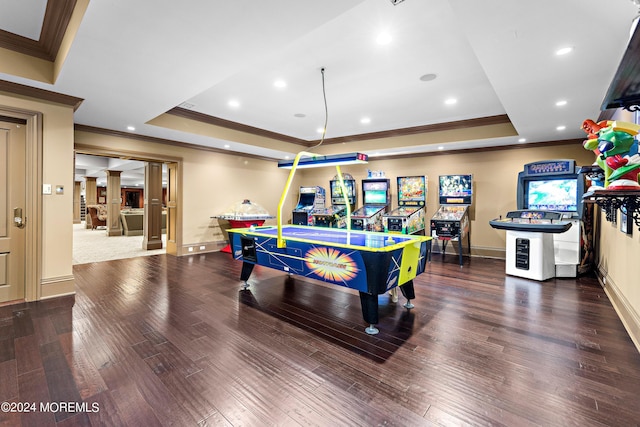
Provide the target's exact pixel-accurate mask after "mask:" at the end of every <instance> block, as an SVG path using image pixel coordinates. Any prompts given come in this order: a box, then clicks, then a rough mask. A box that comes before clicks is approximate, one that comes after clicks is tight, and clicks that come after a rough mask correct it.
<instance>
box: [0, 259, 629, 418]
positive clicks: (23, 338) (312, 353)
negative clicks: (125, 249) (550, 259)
mask: <svg viewBox="0 0 640 427" xmlns="http://www.w3.org/2000/svg"><path fill="white" fill-rule="evenodd" d="M457 261H458V258H457V256H455V255H446V256H445V258H444V259H443V258H442V255H434V257H433V260H432V262H431V263H430V264H429V265H428V267H427V272H426V273H425V274H423V275H421V276H420V277H419V278H417V279H416V280H415V286H416V299H415V300H414V304H415V308H414V309H412V310H411V311H408V310H406V309H404V308H403V307H402V303H403V299H402V297H400V302H398V303H393V302H391V301H390V299H389V297H388V296H387V295H384V296H380V298H379V301H380V313H381V321H380V324H379V325H378V327H379V329H380V334H379V335H376V336H369V335H367V334H366V333H365V332H364V328H365V326H366V325H365V323H364V321H363V320H362V317H361V311H360V301H359V298H358V295H357V293H355V292H353V291H350V290H347V289H343V288H339V287H336V286H333V285H327V284H323V283H320V282H314V281H310V280H307V279H302V278H298V277H293V278H291V277H287V276H286V275H285V274H282V273H280V272H277V271H274V270H269V269H265V268H262V267H256V268H255V270H254V273H253V275H252V277H251V279H250V283H251V284H252V286H251V287H250V289H249V290H247V291H242V290H240V289H241V283H240V281H239V275H240V266H241V265H240V263H239V262H236V261H233V260H232V259H231V258H230V255H228V254H224V253H211V254H203V255H194V256H189V257H181V258H175V257H172V256H167V255H155V256H149V257H141V258H132V259H124V260H116V261H107V262H100V263H92V264H83V265H78V266H75V267H74V275H75V279H76V288H77V295H76V296H74V297H62V298H57V299H53V300H48V301H42V302H38V303H23V304H18V305H13V306H4V307H0V402H8V404H9V406H6V404H5V406H3V409H7V408H9V411H6V410H3V411H2V412H0V424H1V425H8V426H19V425H23V426H39V427H40V426H71V425H74V426H155V425H157V426H169V425H173V426H197V425H211V426H382V425H384V426H423V425H442V426H449V425H471V426H534V425H544V426H635V425H638V424H639V423H640V355H639V353H638V352H637V350H636V348H635V347H634V346H633V344H632V342H631V340H630V338H629V336H628V334H627V333H626V331H625V330H624V328H623V326H622V323H621V322H620V320H619V318H618V317H617V315H616V313H615V311H614V310H613V308H612V306H611V304H610V302H609V301H608V299H607V297H606V295H605V293H604V292H603V290H602V288H601V287H600V286H599V284H598V283H597V281H596V280H595V278H593V277H580V278H578V279H552V280H549V281H546V282H542V283H541V282H535V281H530V280H525V279H520V278H515V277H509V276H505V274H504V262H503V261H500V260H492V259H480V258H473V259H471V260H469V259H466V260H465V265H464V267H463V268H460V267H459V266H458V263H457ZM25 404H28V405H35V408H34V407H33V406H31V407H30V408H28V409H29V411H28V412H27V411H26V409H25V407H24V405H25ZM18 405H23V407H22V409H23V411H22V412H12V411H11V410H12V409H13V410H17V409H20V407H19V406H18ZM42 405H45V406H44V407H42ZM46 405H49V406H46Z"/></svg>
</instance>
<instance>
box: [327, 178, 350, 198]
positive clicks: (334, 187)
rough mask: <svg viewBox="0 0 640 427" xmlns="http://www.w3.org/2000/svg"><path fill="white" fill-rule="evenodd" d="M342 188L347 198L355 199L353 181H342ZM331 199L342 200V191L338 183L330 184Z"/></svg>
mask: <svg viewBox="0 0 640 427" xmlns="http://www.w3.org/2000/svg"><path fill="white" fill-rule="evenodd" d="M344 186H345V187H346V189H347V198H349V199H351V198H353V197H355V194H356V191H355V186H354V183H353V181H348V180H344ZM331 198H332V199H342V189H341V188H340V182H339V181H335V182H331Z"/></svg>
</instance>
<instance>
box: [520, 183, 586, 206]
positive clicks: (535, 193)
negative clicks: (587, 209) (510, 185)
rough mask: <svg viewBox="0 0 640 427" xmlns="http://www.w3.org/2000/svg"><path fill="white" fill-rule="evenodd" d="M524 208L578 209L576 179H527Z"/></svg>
mask: <svg viewBox="0 0 640 427" xmlns="http://www.w3.org/2000/svg"><path fill="white" fill-rule="evenodd" d="M525 191H526V197H525V209H532V210H549V211H558V212H577V211H578V180H577V179H571V178H568V179H541V180H531V181H527V188H526V190H525Z"/></svg>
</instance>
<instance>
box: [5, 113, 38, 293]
mask: <svg viewBox="0 0 640 427" xmlns="http://www.w3.org/2000/svg"><path fill="white" fill-rule="evenodd" d="M0 116H5V117H9V118H16V119H21V120H25V121H26V122H27V124H26V125H25V128H26V137H25V144H26V147H25V150H26V153H25V156H26V157H25V159H26V160H25V173H26V182H25V192H26V194H25V207H24V210H25V218H26V219H27V227H26V228H27V229H26V237H25V255H24V256H25V263H24V266H25V268H24V286H25V289H24V299H25V301H37V300H39V299H40V293H41V288H40V286H39V284H40V282H41V280H42V194H41V191H40V189H41V188H42V165H43V163H42V140H43V138H42V134H43V128H42V113H40V112H37V111H29V110H22V109H16V108H10V107H6V106H0Z"/></svg>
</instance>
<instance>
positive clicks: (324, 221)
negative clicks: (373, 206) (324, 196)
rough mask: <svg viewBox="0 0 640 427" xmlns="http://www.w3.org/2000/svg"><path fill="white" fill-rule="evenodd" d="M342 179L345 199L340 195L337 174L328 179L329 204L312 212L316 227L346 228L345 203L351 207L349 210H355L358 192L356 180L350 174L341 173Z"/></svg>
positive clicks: (340, 190)
mask: <svg viewBox="0 0 640 427" xmlns="http://www.w3.org/2000/svg"><path fill="white" fill-rule="evenodd" d="M342 180H343V182H344V185H345V188H346V189H347V200H346V202H345V199H344V197H343V195H342V189H341V188H340V180H339V179H338V175H336V176H334V177H333V179H332V180H331V181H329V190H330V191H331V206H330V207H328V208H324V209H318V210H317V211H315V212H314V213H313V223H314V225H315V226H316V227H330V228H347V219H346V217H345V216H346V214H347V204H348V205H349V207H350V208H351V212H353V211H354V210H355V207H356V200H357V199H358V192H357V190H356V180H355V179H354V178H353V176H351V174H348V173H343V174H342Z"/></svg>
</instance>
